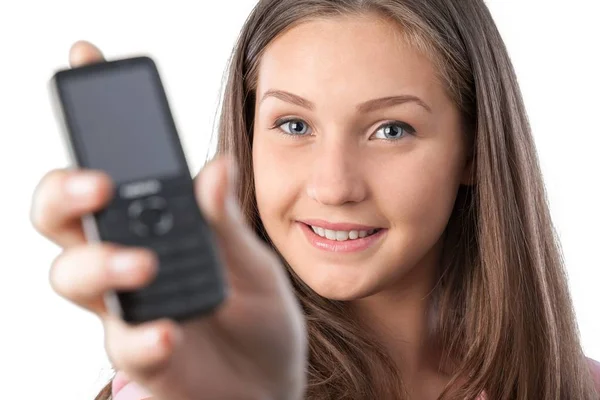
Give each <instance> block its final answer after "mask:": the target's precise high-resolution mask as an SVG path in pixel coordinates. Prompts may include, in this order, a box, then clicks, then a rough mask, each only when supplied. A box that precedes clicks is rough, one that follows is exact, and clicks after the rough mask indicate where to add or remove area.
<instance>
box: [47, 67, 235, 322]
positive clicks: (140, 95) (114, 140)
mask: <svg viewBox="0 0 600 400" xmlns="http://www.w3.org/2000/svg"><path fill="white" fill-rule="evenodd" d="M49 84H50V93H51V101H52V104H53V109H54V111H55V115H56V117H57V121H58V123H59V128H60V130H61V132H62V133H63V139H64V140H63V142H64V143H65V144H66V148H67V149H68V153H69V155H70V158H71V162H72V163H73V164H74V166H75V167H76V168H83V169H95V170H101V171H104V172H106V173H107V174H108V175H109V176H110V177H111V179H112V180H113V183H114V185H115V192H114V196H113V198H112V200H111V201H110V203H109V204H108V205H107V206H106V207H105V208H104V209H102V210H100V211H98V212H95V213H92V214H90V215H85V216H84V217H83V220H82V224H83V227H84V231H85V235H86V238H87V240H88V241H95V242H98V241H104V242H112V243H118V244H121V245H128V246H141V247H145V248H150V249H152V250H153V251H155V252H156V254H157V256H158V260H159V267H158V273H157V275H156V277H155V279H154V280H153V281H152V282H151V283H150V284H149V285H147V286H146V287H144V288H141V289H138V290H133V291H111V292H109V293H107V294H106V296H105V302H106V305H107V308H108V309H109V310H110V311H112V312H114V313H116V314H117V315H119V316H120V317H121V318H122V319H124V320H125V321H127V322H129V323H142V322H145V321H151V320H156V319H159V318H169V319H173V320H176V321H184V320H187V319H190V318H193V317H199V316H203V315H206V314H209V313H211V312H213V311H214V310H215V309H216V308H217V307H218V306H219V305H220V304H221V303H222V302H223V301H224V299H225V297H226V294H227V290H226V286H225V281H224V273H223V270H222V267H221V263H220V258H219V254H218V250H217V247H216V240H215V237H214V235H213V232H212V230H211V228H210V226H209V225H208V223H207V221H206V219H205V217H204V216H203V214H202V211H201V210H200V209H199V207H198V205H197V203H196V199H195V196H194V187H193V178H192V176H191V174H190V169H189V165H188V162H187V159H186V155H185V153H184V149H183V146H182V143H181V141H180V137H179V133H178V130H177V127H176V123H175V121H174V117H173V115H172V113H171V110H170V106H169V102H168V98H167V94H166V91H165V88H164V87H163V84H162V80H161V78H160V74H159V70H158V67H157V65H156V63H155V62H154V61H153V59H152V58H150V57H149V56H147V55H142V56H135V57H130V58H125V59H117V60H112V61H106V62H98V63H94V64H89V65H85V66H81V67H77V68H72V69H62V70H58V71H56V72H55V73H54V74H53V76H52V78H51V79H50V81H49ZM81 268H85V265H82V266H81Z"/></svg>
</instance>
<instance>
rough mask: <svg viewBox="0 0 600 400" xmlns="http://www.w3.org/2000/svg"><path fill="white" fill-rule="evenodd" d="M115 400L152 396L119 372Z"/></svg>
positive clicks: (597, 372) (598, 377) (598, 378)
mask: <svg viewBox="0 0 600 400" xmlns="http://www.w3.org/2000/svg"><path fill="white" fill-rule="evenodd" d="M588 361H589V363H590V368H591V370H592V375H593V376H594V380H595V382H596V386H597V387H598V389H599V390H600V363H599V362H597V361H594V360H592V359H588ZM112 395H113V400H146V399H150V398H152V394H150V392H148V391H147V390H146V389H144V388H143V387H141V386H139V385H138V384H136V383H135V382H131V381H130V380H129V379H128V378H127V377H126V376H125V374H123V373H122V372H117V375H116V376H115V379H113V383H112ZM485 399H486V396H485V394H482V395H481V396H480V397H479V399H478V400H485Z"/></svg>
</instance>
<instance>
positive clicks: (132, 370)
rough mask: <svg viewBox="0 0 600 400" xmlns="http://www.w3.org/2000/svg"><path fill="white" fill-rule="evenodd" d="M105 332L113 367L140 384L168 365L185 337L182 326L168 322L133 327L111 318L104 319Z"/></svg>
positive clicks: (107, 349)
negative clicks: (139, 381)
mask: <svg viewBox="0 0 600 400" xmlns="http://www.w3.org/2000/svg"><path fill="white" fill-rule="evenodd" d="M104 329H105V341H106V344H105V347H106V351H107V354H108V356H109V358H110V360H111V362H112V364H113V365H114V366H115V368H116V369H118V370H120V371H125V372H126V373H127V375H129V376H130V377H131V378H132V379H133V380H141V381H145V380H147V379H150V378H151V377H152V375H154V374H155V373H157V372H159V371H160V370H161V369H163V368H164V367H166V366H167V364H168V361H169V359H170V358H171V356H172V355H173V353H174V351H175V350H176V348H177V346H178V345H180V344H181V342H182V336H183V333H182V332H181V327H180V326H178V325H177V324H176V323H175V322H174V321H171V320H167V319H162V320H157V321H151V322H146V323H143V324H140V325H131V324H127V323H125V322H124V321H123V320H121V319H120V318H118V317H115V316H112V315H110V316H107V317H106V318H105V320H104Z"/></svg>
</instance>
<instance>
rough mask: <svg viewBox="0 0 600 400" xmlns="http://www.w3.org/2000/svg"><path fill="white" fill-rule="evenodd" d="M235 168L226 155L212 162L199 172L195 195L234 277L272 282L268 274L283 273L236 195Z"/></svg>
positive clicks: (252, 281) (259, 281) (255, 281)
mask: <svg viewBox="0 0 600 400" xmlns="http://www.w3.org/2000/svg"><path fill="white" fill-rule="evenodd" d="M234 168H235V166H234V163H233V161H232V160H231V159H230V158H227V157H222V158H218V159H216V160H214V161H213V162H211V163H209V164H208V165H207V166H206V167H205V168H204V169H203V170H202V172H201V173H200V175H199V176H198V179H197V182H196V195H197V197H198V200H199V203H200V207H201V209H202V211H203V214H204V215H205V216H206V218H207V220H208V221H209V222H210V224H211V226H212V228H213V229H214V231H215V232H216V235H217V238H218V241H219V245H220V248H221V250H222V252H221V253H222V255H223V257H224V258H225V262H226V264H227V266H228V267H229V270H231V271H229V272H233V277H234V278H240V279H238V280H239V281H241V282H248V283H250V284H251V285H257V284H259V285H263V284H269V283H272V280H270V279H268V278H269V277H273V276H274V275H273V274H279V273H280V272H278V271H273V267H274V266H276V265H278V260H277V259H276V257H275V254H274V253H273V252H272V251H270V250H269V249H268V248H267V247H266V246H265V244H264V243H262V242H260V240H259V239H258V237H257V236H256V234H255V233H254V232H253V231H252V229H251V228H250V227H249V226H248V224H247V223H246V222H245V221H244V218H243V216H242V213H241V210H240V208H239V206H238V205H237V201H236V200H235V199H234V197H233V186H234V182H235V179H236V173H235V170H234Z"/></svg>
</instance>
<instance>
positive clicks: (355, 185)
mask: <svg viewBox="0 0 600 400" xmlns="http://www.w3.org/2000/svg"><path fill="white" fill-rule="evenodd" d="M313 155H314V158H313V165H312V171H311V178H310V179H309V181H308V184H307V188H306V190H307V194H308V196H309V197H311V198H312V199H313V200H315V201H317V202H319V203H321V204H323V205H328V206H340V205H343V204H347V203H358V202H361V201H363V200H364V199H365V197H366V196H367V185H366V182H365V180H364V173H363V171H362V168H361V165H360V157H359V149H358V147H357V146H356V145H355V144H352V143H343V141H342V140H335V141H334V140H330V141H329V142H326V141H322V142H320V143H317V144H315V148H314V153H313Z"/></svg>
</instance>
